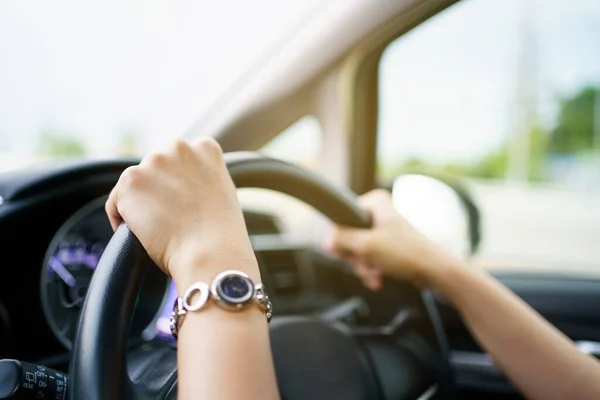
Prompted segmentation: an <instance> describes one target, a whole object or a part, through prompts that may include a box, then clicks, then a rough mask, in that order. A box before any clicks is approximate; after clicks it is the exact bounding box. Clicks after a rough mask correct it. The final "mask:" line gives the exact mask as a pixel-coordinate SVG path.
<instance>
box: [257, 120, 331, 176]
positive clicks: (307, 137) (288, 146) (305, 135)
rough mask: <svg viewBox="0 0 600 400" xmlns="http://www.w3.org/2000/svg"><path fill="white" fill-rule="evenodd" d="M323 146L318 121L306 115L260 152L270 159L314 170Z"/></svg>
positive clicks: (321, 132)
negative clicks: (273, 158) (277, 159)
mask: <svg viewBox="0 0 600 400" xmlns="http://www.w3.org/2000/svg"><path fill="white" fill-rule="evenodd" d="M322 145H323V131H322V129H321V124H320V123H319V120H318V119H317V118H315V117H313V116H312V115H307V116H304V117H302V118H300V119H299V120H298V121H296V122H294V123H293V124H292V125H290V126H289V127H288V128H287V129H285V130H284V131H283V132H281V133H280V134H279V135H277V136H276V137H275V138H273V139H272V140H271V141H270V142H269V143H267V144H266V145H265V146H264V147H263V148H262V149H261V151H262V152H263V153H265V154H267V155H269V156H271V157H275V158H279V159H282V160H286V161H289V162H291V163H294V164H298V165H300V166H302V167H304V168H307V169H312V170H315V169H317V167H318V161H319V156H320V154H321V148H322Z"/></svg>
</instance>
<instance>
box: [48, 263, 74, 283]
mask: <svg viewBox="0 0 600 400" xmlns="http://www.w3.org/2000/svg"><path fill="white" fill-rule="evenodd" d="M48 265H49V266H50V268H52V269H53V270H54V272H56V275H58V277H59V278H60V279H62V280H63V282H64V283H66V284H67V286H69V287H73V286H75V277H74V276H73V275H72V274H71V273H70V272H69V270H68V269H67V268H66V267H65V266H64V265H62V263H61V262H60V261H58V259H57V258H56V257H51V258H50V262H49V263H48Z"/></svg>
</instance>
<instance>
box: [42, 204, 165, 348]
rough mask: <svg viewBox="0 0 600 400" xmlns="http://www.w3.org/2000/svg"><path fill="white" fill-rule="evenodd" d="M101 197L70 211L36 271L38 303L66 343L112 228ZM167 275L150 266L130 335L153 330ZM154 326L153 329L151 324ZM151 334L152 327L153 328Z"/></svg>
mask: <svg viewBox="0 0 600 400" xmlns="http://www.w3.org/2000/svg"><path fill="white" fill-rule="evenodd" d="M105 200H106V198H101V199H98V200H96V201H94V202H92V203H89V204H88V205H86V206H84V207H83V208H81V209H80V210H79V211H77V212H76V213H75V214H73V215H72V216H71V217H70V218H69V219H68V220H67V221H66V222H65V223H64V224H63V226H62V227H61V228H60V229H59V230H58V232H57V233H56V235H55V236H54V239H53V240H52V242H51V243H50V246H49V248H48V251H47V253H46V258H45V260H44V265H43V268H42V276H41V291H42V307H43V309H44V313H45V314H46V319H47V320H48V325H50V328H51V329H52V331H53V332H54V334H55V335H56V337H57V338H58V339H59V340H60V341H61V342H62V343H63V344H64V345H65V346H66V347H67V348H70V347H71V342H72V340H73V338H74V336H75V331H76V329H77V324H78V322H79V314H80V312H81V308H82V306H83V302H84V301H85V297H86V295H87V291H88V288H89V286H90V283H91V281H92V277H93V275H94V271H95V270H96V267H97V266H98V262H99V261H100V257H101V256H102V253H103V251H104V248H105V247H106V245H107V244H108V242H109V240H110V238H111V236H112V233H113V232H112V229H111V227H110V223H109V222H108V218H107V217H106V214H105V212H104V202H105ZM167 281H168V279H167V277H166V276H165V275H164V274H163V273H162V272H161V271H160V270H159V269H158V268H157V267H156V266H150V267H149V268H148V274H147V275H146V279H145V280H144V283H143V284H142V288H141V290H140V292H139V294H138V300H137V302H136V310H135V312H134V316H133V321H132V328H131V331H132V332H131V334H132V336H137V337H139V336H140V335H142V332H144V331H146V332H147V333H148V335H149V336H152V335H153V332H150V331H148V329H147V328H148V327H150V328H154V327H155V325H156V324H154V323H153V322H154V321H155V320H156V318H157V317H158V314H159V311H160V309H161V305H162V303H163V301H164V298H165V292H166V289H167ZM154 330H155V328H154ZM154 333H155V332H154Z"/></svg>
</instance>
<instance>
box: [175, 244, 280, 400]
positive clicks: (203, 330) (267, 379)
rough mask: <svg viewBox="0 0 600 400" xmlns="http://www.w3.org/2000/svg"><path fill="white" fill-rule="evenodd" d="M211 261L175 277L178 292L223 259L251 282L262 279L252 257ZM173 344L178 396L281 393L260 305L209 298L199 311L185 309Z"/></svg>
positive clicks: (209, 274) (206, 276)
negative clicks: (238, 305)
mask: <svg viewBox="0 0 600 400" xmlns="http://www.w3.org/2000/svg"><path fill="white" fill-rule="evenodd" d="M229 256H231V254H229ZM199 262H202V261H198V262H196V264H197V263H199ZM209 264H210V265H208V266H206V267H204V268H199V269H197V270H196V272H192V273H190V274H187V275H186V276H184V277H181V276H180V277H178V278H177V279H176V280H175V283H176V285H177V286H178V292H180V295H181V293H182V292H184V291H185V290H186V289H187V287H189V286H190V285H191V284H193V283H195V282H197V281H203V282H207V283H210V282H211V280H212V279H213V278H214V276H216V274H218V273H219V272H221V271H222V270H223V269H227V268H223V266H224V265H235V268H236V269H240V270H243V271H244V272H246V273H248V274H249V275H250V276H251V278H252V279H253V281H254V282H259V281H260V275H259V273H258V267H257V266H256V260H255V259H243V258H242V259H240V258H239V257H235V256H233V257H231V259H228V260H227V261H225V260H222V259H221V258H220V259H219V260H215V261H213V262H210V263H209ZM189 270H192V269H188V271H189ZM192 271H194V270H192ZM177 346H178V348H177V357H178V378H179V384H178V387H179V392H178V398H179V399H182V400H186V399H197V398H198V397H202V398H208V399H268V400H270V399H278V398H279V394H278V390H277V383H276V380H275V373H274V368H273V361H272V357H271V348H270V343H269V330H268V324H267V321H266V318H265V315H264V313H263V312H262V311H261V310H260V309H259V308H258V307H249V308H247V309H244V310H243V311H241V312H230V311H226V310H223V309H222V308H220V307H219V306H218V305H216V304H215V303H211V304H209V305H208V306H207V307H205V308H203V309H202V310H201V311H199V312H188V314H187V315H186V317H185V321H184V323H183V325H182V327H181V330H180V332H179V336H178V343H177Z"/></svg>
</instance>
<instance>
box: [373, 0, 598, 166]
mask: <svg viewBox="0 0 600 400" xmlns="http://www.w3.org/2000/svg"><path fill="white" fill-rule="evenodd" d="M523 22H524V23H523ZM599 44H600V3H598V1H597V0H571V1H567V0H502V1H496V0H470V1H463V2H459V3H458V4H456V5H454V6H452V7H450V8H449V9H447V10H446V11H444V12H442V13H440V14H438V15H437V16H435V17H434V18H432V19H430V20H429V21H427V22H425V23H424V24H423V25H421V26H419V27H417V28H416V29H414V30H413V31H411V32H410V33H408V34H407V35H405V36H404V37H401V38H399V39H398V40H396V41H395V42H394V43H392V44H391V45H390V46H389V47H388V49H387V50H386V51H385V53H384V56H383V60H382V62H381V66H380V73H381V77H380V107H381V110H380V118H379V123H380V142H379V151H380V153H381V154H382V155H383V156H384V157H385V158H386V159H388V160H393V159H398V158H402V157H410V156H416V157H421V158H424V159H426V160H431V161H434V162H452V161H467V160H471V159H474V158H477V157H479V156H481V155H483V154H485V153H487V152H489V151H490V150H491V149H493V148H494V147H496V146H498V145H500V144H502V143H503V142H504V141H506V139H507V136H508V135H509V134H510V133H512V132H513V131H514V130H515V129H519V128H520V127H521V126H523V125H524V124H526V123H527V122H526V120H530V119H534V120H535V119H537V120H538V122H539V123H540V124H542V125H545V126H547V127H551V126H552V123H553V122H554V117H555V116H556V111H557V109H556V107H557V100H558V99H560V98H562V97H565V96H568V95H571V94H573V93H574V92H576V91H577V90H579V89H580V88H581V87H582V86H584V85H586V84H600V45H599ZM518 82H524V84H518ZM531 98H534V99H536V100H532V103H533V104H534V106H533V107H535V108H536V109H537V112H536V115H534V116H533V117H527V116H524V117H521V115H522V114H521V113H520V112H519V111H520V110H524V109H526V107H527V105H528V104H527V100H526V99H531Z"/></svg>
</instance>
